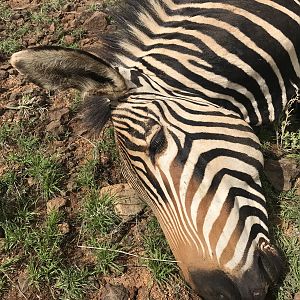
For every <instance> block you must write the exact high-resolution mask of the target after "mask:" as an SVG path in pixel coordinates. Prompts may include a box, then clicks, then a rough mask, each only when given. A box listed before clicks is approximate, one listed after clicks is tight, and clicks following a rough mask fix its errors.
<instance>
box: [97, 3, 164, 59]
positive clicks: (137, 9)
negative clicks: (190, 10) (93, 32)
mask: <svg viewBox="0 0 300 300" xmlns="http://www.w3.org/2000/svg"><path fill="white" fill-rule="evenodd" d="M154 3H157V4H159V5H161V6H164V3H163V1H162V0H140V1H136V0H127V1H124V2H123V1H122V3H120V4H118V5H116V7H115V9H114V10H113V11H112V12H111V16H112V19H113V20H114V22H115V24H116V25H117V31H116V32H114V33H109V34H106V35H104V36H102V41H103V48H102V49H100V50H99V52H100V54H101V57H103V58H104V59H105V60H106V61H108V62H110V63H113V64H117V63H120V61H119V60H118V58H117V55H118V54H120V53H124V49H123V48H122V46H121V42H122V41H126V42H127V43H130V44H133V45H140V44H141V42H140V41H139V40H137V38H136V36H135V35H134V34H133V33H132V30H131V25H132V24H134V25H135V26H137V25H138V26H139V28H140V29H141V30H142V31H143V32H148V31H149V30H148V28H147V26H146V24H144V23H143V22H141V21H140V18H139V16H140V14H141V13H147V14H150V15H151V16H152V17H154V18H155V16H156V15H157V12H156V11H155V7H154V6H153V4H154ZM124 54H126V55H128V56H129V53H124Z"/></svg>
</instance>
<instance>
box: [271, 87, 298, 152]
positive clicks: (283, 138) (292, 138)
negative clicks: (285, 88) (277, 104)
mask: <svg viewBox="0 0 300 300" xmlns="http://www.w3.org/2000/svg"><path fill="white" fill-rule="evenodd" d="M295 90H296V95H295V97H294V98H292V99H290V100H289V101H288V103H287V104H286V107H285V109H284V111H283V113H282V116H281V118H280V119H279V122H278V124H277V125H276V128H275V129H276V141H277V147H278V148H280V149H282V150H290V148H292V150H293V147H294V146H295V145H296V146H297V145H299V143H300V139H299V136H300V135H299V134H295V135H293V134H291V133H290V132H289V131H288V127H289V125H291V116H292V112H293V105H294V103H295V102H299V101H300V99H299V88H298V87H297V86H295ZM285 146H287V147H288V148H285ZM297 150H298V149H297Z"/></svg>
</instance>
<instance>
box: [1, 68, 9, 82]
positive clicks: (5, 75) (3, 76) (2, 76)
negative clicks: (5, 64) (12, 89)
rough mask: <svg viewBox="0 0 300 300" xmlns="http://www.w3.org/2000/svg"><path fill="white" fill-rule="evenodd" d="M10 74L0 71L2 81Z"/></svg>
mask: <svg viewBox="0 0 300 300" xmlns="http://www.w3.org/2000/svg"><path fill="white" fill-rule="evenodd" d="M8 75H9V74H8V72H6V71H4V70H0V80H4V79H6V78H7V77H8Z"/></svg>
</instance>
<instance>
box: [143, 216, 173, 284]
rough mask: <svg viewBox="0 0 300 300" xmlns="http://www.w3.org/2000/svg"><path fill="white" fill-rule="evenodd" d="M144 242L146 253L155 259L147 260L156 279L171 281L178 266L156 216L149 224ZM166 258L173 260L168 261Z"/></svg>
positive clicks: (163, 281) (164, 282) (163, 282)
mask: <svg viewBox="0 0 300 300" xmlns="http://www.w3.org/2000/svg"><path fill="white" fill-rule="evenodd" d="M143 244H144V248H145V253H146V255H147V256H148V257H149V258H152V259H154V260H145V263H146V265H147V266H148V268H149V269H150V271H151V273H152V275H153V277H154V279H155V280H156V281H157V282H158V283H159V284H166V283H169V282H170V280H172V279H173V278H174V276H176V274H177V273H178V267H177V265H176V263H174V257H173V255H172V252H171V250H170V248H169V245H168V243H167V241H166V239H165V236H164V234H163V232H162V231H161V229H160V226H159V224H158V222H157V220H156V219H155V218H153V219H151V220H150V222H149V223H148V225H147V230H146V232H145V235H144V242H143ZM165 260H170V261H173V262H166V261H165Z"/></svg>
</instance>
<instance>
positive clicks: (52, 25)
mask: <svg viewBox="0 0 300 300" xmlns="http://www.w3.org/2000/svg"><path fill="white" fill-rule="evenodd" d="M49 31H50V32H54V31H55V24H54V23H51V25H50V26H49Z"/></svg>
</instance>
